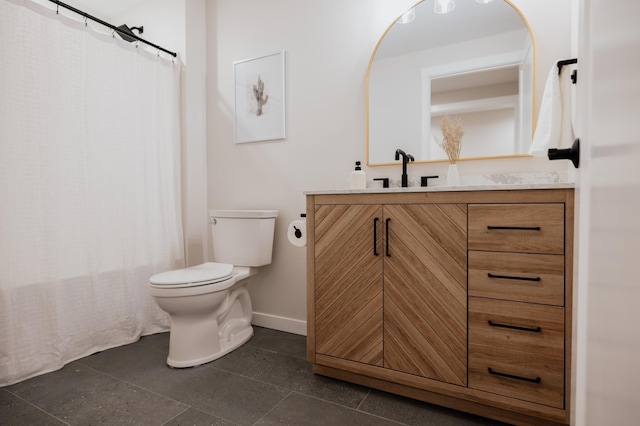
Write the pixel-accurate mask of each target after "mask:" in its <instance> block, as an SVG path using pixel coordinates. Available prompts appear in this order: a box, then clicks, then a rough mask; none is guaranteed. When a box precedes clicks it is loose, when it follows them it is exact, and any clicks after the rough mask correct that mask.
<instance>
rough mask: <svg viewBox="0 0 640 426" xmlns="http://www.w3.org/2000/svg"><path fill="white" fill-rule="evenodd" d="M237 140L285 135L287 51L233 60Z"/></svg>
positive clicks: (274, 137)
mask: <svg viewBox="0 0 640 426" xmlns="http://www.w3.org/2000/svg"><path fill="white" fill-rule="evenodd" d="M233 75H234V80H235V110H234V125H235V130H234V134H235V142H236V143H245V142H257V141H266V140H274V139H284V138H285V52H284V50H283V51H281V52H278V53H274V54H271V55H266V56H260V57H257V58H252V59H245V60H243V61H238V62H234V64H233Z"/></svg>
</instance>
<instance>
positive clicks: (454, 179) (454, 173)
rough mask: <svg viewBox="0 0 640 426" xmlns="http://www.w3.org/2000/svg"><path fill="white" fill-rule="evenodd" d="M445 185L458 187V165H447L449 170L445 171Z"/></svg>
mask: <svg viewBox="0 0 640 426" xmlns="http://www.w3.org/2000/svg"><path fill="white" fill-rule="evenodd" d="M447 185H448V186H458V185H460V174H459V173H458V165H457V164H455V163H453V164H449V170H447Z"/></svg>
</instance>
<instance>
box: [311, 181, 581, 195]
mask: <svg viewBox="0 0 640 426" xmlns="http://www.w3.org/2000/svg"><path fill="white" fill-rule="evenodd" d="M574 188H575V183H535V184H497V185H460V186H417V187H416V186H414V187H408V188H367V189H325V190H311V191H304V195H332V194H394V193H399V194H403V193H410V192H465V191H519V190H531V189H574Z"/></svg>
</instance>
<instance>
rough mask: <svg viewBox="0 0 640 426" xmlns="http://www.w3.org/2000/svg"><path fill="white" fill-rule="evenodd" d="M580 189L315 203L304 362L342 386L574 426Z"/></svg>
mask: <svg viewBox="0 0 640 426" xmlns="http://www.w3.org/2000/svg"><path fill="white" fill-rule="evenodd" d="M573 208H574V207H573V190H572V189H545V190H500V191H495V190H494V191H469V192H465V191H452V192H398V193H358V194H352V193H351V194H310V195H307V229H308V232H307V283H308V287H307V290H308V294H307V297H308V304H307V311H308V321H307V357H308V359H309V361H310V362H311V363H312V365H313V371H314V372H315V373H317V374H322V375H326V376H330V377H334V378H338V379H341V380H346V381H350V382H353V383H358V384H362V385H365V386H369V387H373V388H377V389H381V390H384V391H387V392H393V393H397V394H400V395H404V396H408V397H411V398H416V399H420V400H423V401H427V402H431V403H435V404H439V405H443V406H448V407H451V408H455V409H458V410H462V411H467V412H470V413H474V414H479V415H482V416H485V417H490V418H494V419H497V420H501V421H505V422H509V423H512V424H518V425H520V424H522V425H560V424H569V423H570V418H569V404H570V383H571V380H570V373H571V327H572V326H571V324H572V322H571V301H572V280H571V277H572V274H573V268H572V257H573Z"/></svg>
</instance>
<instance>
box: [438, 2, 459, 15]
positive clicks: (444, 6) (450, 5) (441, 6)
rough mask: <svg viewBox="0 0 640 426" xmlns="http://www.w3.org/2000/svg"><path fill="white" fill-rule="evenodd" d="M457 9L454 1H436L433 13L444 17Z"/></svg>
mask: <svg viewBox="0 0 640 426" xmlns="http://www.w3.org/2000/svg"><path fill="white" fill-rule="evenodd" d="M455 8H456V3H455V2H454V1H453V0H435V6H434V8H433V11H434V12H435V13H438V14H441V15H442V14H445V13H449V12H451V11H452V10H453V9H455Z"/></svg>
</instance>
